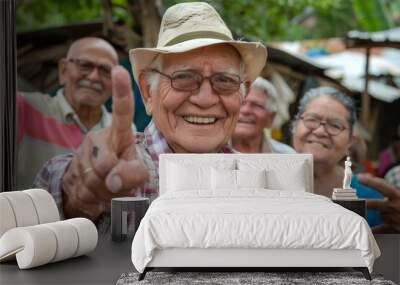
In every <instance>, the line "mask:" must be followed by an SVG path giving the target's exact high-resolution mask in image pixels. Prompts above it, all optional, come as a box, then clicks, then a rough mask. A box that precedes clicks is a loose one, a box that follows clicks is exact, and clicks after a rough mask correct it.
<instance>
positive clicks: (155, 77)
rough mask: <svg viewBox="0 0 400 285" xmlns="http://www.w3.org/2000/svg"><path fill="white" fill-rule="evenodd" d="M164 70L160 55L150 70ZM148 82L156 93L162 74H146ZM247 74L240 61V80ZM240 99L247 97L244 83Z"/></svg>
mask: <svg viewBox="0 0 400 285" xmlns="http://www.w3.org/2000/svg"><path fill="white" fill-rule="evenodd" d="M162 68H163V57H162V55H160V54H159V55H158V56H157V57H156V58H154V60H153V62H152V63H151V64H150V65H149V67H148V69H157V70H160V71H162ZM146 74H147V75H146V80H147V84H148V85H149V86H150V90H151V91H153V92H154V91H155V90H157V88H158V84H159V83H160V74H159V73H156V72H147V73H146ZM245 74H246V70H245V64H244V61H243V60H241V61H240V67H239V76H240V78H243V77H244V75H245ZM239 92H240V99H241V100H243V99H244V97H245V96H246V86H245V85H244V84H243V83H242V84H240V89H239Z"/></svg>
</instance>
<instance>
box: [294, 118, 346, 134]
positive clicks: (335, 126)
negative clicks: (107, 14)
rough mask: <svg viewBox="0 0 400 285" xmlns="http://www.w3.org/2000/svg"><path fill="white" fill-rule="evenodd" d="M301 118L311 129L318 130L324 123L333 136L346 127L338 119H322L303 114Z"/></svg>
mask: <svg viewBox="0 0 400 285" xmlns="http://www.w3.org/2000/svg"><path fill="white" fill-rule="evenodd" d="M300 119H301V120H302V121H303V123H304V125H305V126H306V127H307V128H308V129H309V130H316V129H318V128H319V126H321V125H323V126H324V128H325V130H326V132H327V133H328V134H330V135H331V136H336V135H338V134H340V133H341V132H342V131H344V130H345V129H346V127H345V126H344V125H343V124H342V123H341V122H339V121H337V120H329V119H328V120H325V121H324V120H322V119H321V118H318V117H315V116H307V115H305V116H301V117H300Z"/></svg>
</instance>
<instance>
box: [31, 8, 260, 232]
mask: <svg viewBox="0 0 400 285" xmlns="http://www.w3.org/2000/svg"><path fill="white" fill-rule="evenodd" d="M266 56H267V52H266V48H265V47H264V46H263V45H262V44H261V43H258V42H243V41H236V40H234V39H233V37H232V34H231V31H230V30H229V29H228V27H227V26H226V25H225V23H224V21H223V20H222V19H221V17H220V16H219V15H218V13H217V12H216V11H215V9H214V8H213V7H211V6H210V5H209V4H207V3H204V2H193V3H181V4H177V5H174V6H172V7H170V8H169V9H168V10H167V11H166V12H165V14H164V16H163V19H162V22H161V27H160V33H159V37H158V43H157V47H156V48H137V49H133V50H131V52H130V59H131V62H132V68H133V74H134V77H135V79H136V81H137V82H138V85H139V88H140V91H141V94H142V97H143V101H144V104H145V107H146V112H147V113H148V114H149V115H151V116H152V121H151V122H150V124H149V126H148V127H147V128H146V129H145V131H144V133H143V134H140V133H136V134H134V133H132V130H131V128H130V123H131V121H132V114H133V101H132V98H133V96H132V90H131V86H130V81H129V74H128V73H127V72H125V71H124V70H123V69H122V68H121V67H115V68H113V70H112V85H113V94H112V96H113V104H114V106H113V113H112V117H113V119H112V126H111V127H110V128H106V129H104V130H102V131H100V132H91V133H89V135H88V136H87V137H86V138H85V140H84V142H83V144H82V146H81V148H80V150H79V151H78V152H77V153H75V154H70V155H67V156H63V157H58V158H56V159H53V160H51V161H49V162H48V163H47V165H46V166H45V167H44V168H43V170H42V171H41V172H40V173H39V175H38V177H37V181H36V185H37V186H39V187H43V188H45V189H48V190H49V191H50V193H51V194H52V195H53V197H54V198H55V200H56V202H57V203H58V206H59V209H60V211H61V214H62V215H63V216H64V217H67V218H71V217H77V216H84V217H88V218H90V219H92V220H94V221H97V222H98V226H100V225H99V224H105V222H108V223H109V218H108V212H109V208H110V200H111V198H113V197H119V196H133V195H140V196H145V197H149V198H151V199H153V198H155V197H157V196H158V156H159V155H160V154H162V153H171V152H174V153H230V152H233V150H232V148H231V147H230V146H229V145H228V141H229V139H230V137H231V135H232V133H233V131H234V128H235V125H236V122H237V119H238V116H239V109H240V105H241V102H242V100H243V98H244V97H245V96H246V90H248V89H249V87H250V85H251V82H252V81H254V79H255V78H256V77H257V76H258V74H259V73H260V71H261V70H262V68H263V67H264V65H265V61H266Z"/></svg>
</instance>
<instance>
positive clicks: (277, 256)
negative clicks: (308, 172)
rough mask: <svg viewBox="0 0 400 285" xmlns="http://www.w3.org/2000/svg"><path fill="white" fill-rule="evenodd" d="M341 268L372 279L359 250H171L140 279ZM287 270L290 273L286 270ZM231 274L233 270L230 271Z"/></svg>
mask: <svg viewBox="0 0 400 285" xmlns="http://www.w3.org/2000/svg"><path fill="white" fill-rule="evenodd" d="M338 265H339V266H340V267H341V268H342V267H350V268H353V269H354V270H357V271H361V272H362V273H363V275H364V277H365V278H366V279H367V280H371V275H370V273H369V270H368V268H367V267H366V266H365V262H364V260H363V259H362V257H361V253H360V251H359V250H327V249H237V248H226V249H216V248H210V249H193V248H170V249H163V250H160V249H157V250H156V251H155V252H154V256H153V259H152V261H151V262H150V263H149V264H148V266H147V267H146V268H145V270H144V271H143V273H141V274H140V275H139V280H143V279H144V277H145V276H146V273H147V272H149V271H151V270H153V269H155V268H160V269H161V268H163V269H164V268H169V269H170V268H182V269H183V268H184V269H188V268H190V269H195V268H196V269H199V268H207V269H210V268H211V270H212V269H214V268H215V269H221V268H224V271H226V270H227V269H228V268H229V269H234V270H235V271H253V270H254V269H255V268H257V270H258V271H263V270H261V269H264V270H265V269H267V268H268V270H271V269H274V268H276V269H282V268H285V271H290V269H294V268H300V269H302V270H305V271H307V269H306V268H309V269H313V268H318V270H320V271H323V270H321V269H335V268H338ZM286 269H287V270H286ZM228 271H230V270H228Z"/></svg>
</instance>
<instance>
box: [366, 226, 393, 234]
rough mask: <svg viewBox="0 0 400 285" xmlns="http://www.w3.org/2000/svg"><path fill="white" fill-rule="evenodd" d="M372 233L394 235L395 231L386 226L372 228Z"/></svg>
mask: <svg viewBox="0 0 400 285" xmlns="http://www.w3.org/2000/svg"><path fill="white" fill-rule="evenodd" d="M372 232H373V233H374V234H389V233H395V232H396V231H395V230H394V229H393V228H392V227H390V226H388V225H379V226H375V227H373V228H372Z"/></svg>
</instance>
